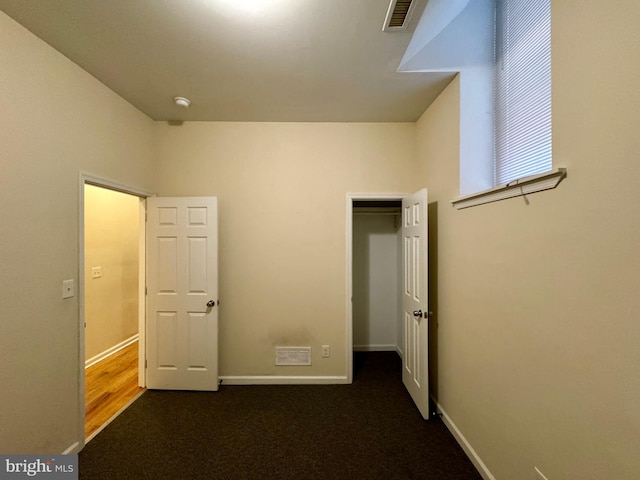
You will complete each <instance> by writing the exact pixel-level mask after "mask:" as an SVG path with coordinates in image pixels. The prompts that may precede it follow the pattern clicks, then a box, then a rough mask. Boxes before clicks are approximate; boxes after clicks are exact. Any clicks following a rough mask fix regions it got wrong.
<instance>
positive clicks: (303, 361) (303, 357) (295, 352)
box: [276, 347, 311, 365]
mask: <svg viewBox="0 0 640 480" xmlns="http://www.w3.org/2000/svg"><path fill="white" fill-rule="evenodd" d="M276 365H311V347H276Z"/></svg>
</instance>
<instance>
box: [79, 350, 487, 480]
mask: <svg viewBox="0 0 640 480" xmlns="http://www.w3.org/2000/svg"><path fill="white" fill-rule="evenodd" d="M80 478H81V479H89V480H100V479H145V478H148V479H300V480H306V479H322V480H327V479H350V480H359V479H367V480H372V479H384V480H386V479H432V480H439V479H442V480H448V479H465V480H467V479H469V480H472V479H480V478H481V477H480V475H479V474H478V472H477V471H476V470H475V468H474V467H473V465H472V464H471V462H470V461H469V459H468V458H467V457H466V455H465V454H464V452H463V451H462V449H461V448H460V447H459V445H458V444H457V443H456V441H455V440H454V439H453V437H452V436H451V434H450V433H449V431H448V430H447V428H446V427H445V426H444V425H443V423H442V422H441V421H440V420H439V419H438V418H433V419H431V420H429V421H425V420H423V419H422V417H421V416H420V414H419V412H418V410H417V409H416V408H415V406H414V404H413V402H412V400H411V398H410V396H409V394H408V393H407V391H406V390H405V388H404V386H403V385H402V379H401V364H400V359H399V357H398V356H397V355H396V354H395V353H393V352H377V353H364V354H357V355H356V357H355V362H354V382H353V384H352V385H286V386H224V384H223V385H222V386H221V388H220V391H219V392H215V393H201V392H171V391H148V392H146V393H145V394H144V395H142V397H140V398H139V399H138V400H137V401H136V402H135V403H134V404H133V405H132V406H131V407H129V409H127V410H126V411H125V412H124V413H123V414H122V415H120V416H119V417H118V418H117V419H116V420H115V421H114V422H113V423H112V424H111V425H109V426H108V427H107V428H106V429H105V430H103V431H102V432H101V433H100V434H99V435H98V436H96V437H95V438H94V439H93V440H92V441H91V442H90V443H89V444H88V445H87V446H86V447H85V448H84V450H83V451H82V452H81V453H80Z"/></svg>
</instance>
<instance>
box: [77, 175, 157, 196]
mask: <svg viewBox="0 0 640 480" xmlns="http://www.w3.org/2000/svg"><path fill="white" fill-rule="evenodd" d="M80 180H81V182H82V185H83V186H84V184H85V183H88V184H89V185H94V186H96V187H101V188H106V189H109V190H115V191H116V192H121V193H127V194H129V195H134V196H136V197H141V198H147V197H155V196H156V194H155V193H153V192H149V191H147V190H142V189H139V188H136V187H130V186H129V185H125V184H123V183H120V182H115V181H113V180H109V179H106V178H102V177H96V176H95V175H91V174H89V173H86V172H80Z"/></svg>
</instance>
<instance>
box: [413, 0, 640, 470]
mask: <svg viewBox="0 0 640 480" xmlns="http://www.w3.org/2000/svg"><path fill="white" fill-rule="evenodd" d="M552 18H553V156H554V165H555V166H557V167H560V166H564V167H567V168H568V173H569V177H568V179H567V180H565V181H564V182H563V183H562V184H561V185H560V186H559V187H558V189H556V190H554V191H550V192H543V193H538V194H535V195H532V196H530V197H529V201H530V204H529V205H526V204H525V202H524V200H523V199H522V198H516V199H512V200H508V201H503V202H498V203H494V204H488V205H484V206H479V207H474V208H471V209H467V210H463V211H456V210H455V209H453V208H452V207H451V206H450V204H449V201H450V200H451V199H453V198H454V197H455V196H456V195H457V188H458V184H457V179H458V171H457V165H458V162H459V158H458V150H457V145H458V124H459V121H458V108H459V90H458V88H459V82H458V81H456V82H454V83H453V84H451V85H450V86H449V87H448V89H447V90H446V91H445V92H444V93H443V94H442V95H441V96H440V97H439V99H438V100H437V102H436V103H435V104H434V105H433V106H432V107H431V108H430V109H429V110H428V111H427V112H426V113H425V114H424V116H423V117H422V119H421V120H420V121H419V123H418V126H417V139H418V155H419V162H420V170H421V172H422V174H421V175H420V177H421V178H426V179H427V185H428V187H429V188H430V197H431V201H432V202H435V203H437V205H435V204H434V205H432V211H435V212H437V249H438V258H437V275H436V274H435V272H434V276H435V277H436V278H437V286H436V289H437V298H436V300H437V304H438V309H437V325H438V327H437V332H434V333H437V342H436V347H437V365H438V373H437V398H438V401H439V403H440V404H441V405H442V407H443V409H444V410H445V412H447V414H448V415H449V416H450V417H451V418H452V420H453V421H454V422H455V424H456V425H457V426H458V428H459V429H460V430H461V432H462V434H463V435H464V436H465V437H466V438H467V440H468V441H469V442H470V444H471V445H472V446H473V448H475V450H476V451H477V453H478V455H479V456H480V457H481V458H482V460H483V461H484V462H485V463H486V465H487V467H488V468H489V470H490V471H491V472H492V473H493V475H494V476H495V478H496V479H499V480H502V479H505V480H507V479H526V478H534V477H533V468H534V466H538V467H539V469H540V470H541V471H542V472H543V473H544V474H545V475H546V476H547V477H548V478H549V479H550V480H555V479H563V480H586V479H594V480H595V479H599V480H601V479H635V478H640V455H638V448H639V445H640V408H638V405H639V399H640V375H639V374H638V365H640V348H639V341H638V340H639V339H640V321H638V311H640V296H639V295H638V286H639V285H640V261H639V260H638V259H639V258H640V256H639V255H638V248H639V246H640V194H639V193H638V180H639V179H640V163H639V162H638V154H639V153H640V136H639V135H638V132H637V130H638V124H639V123H638V112H639V111H640V110H639V105H640V94H639V93H638V85H640V55H638V52H640V35H639V34H638V27H637V26H638V23H639V21H640V2H636V1H635V0H626V1H623V0H620V1H615V2H600V1H595V0H589V1H577V0H563V1H556V2H553V12H552ZM416 186H417V185H416ZM432 280H433V278H432Z"/></svg>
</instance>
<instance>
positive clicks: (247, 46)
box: [0, 0, 452, 122]
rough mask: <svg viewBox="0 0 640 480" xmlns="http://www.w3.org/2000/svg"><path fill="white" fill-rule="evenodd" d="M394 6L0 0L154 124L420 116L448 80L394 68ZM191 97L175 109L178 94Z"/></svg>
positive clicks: (381, 2) (263, 0)
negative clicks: (390, 19) (387, 22)
mask: <svg viewBox="0 0 640 480" xmlns="http://www.w3.org/2000/svg"><path fill="white" fill-rule="evenodd" d="M418 1H419V5H418V7H419V8H418V10H417V11H416V14H415V15H414V17H413V18H412V21H411V22H410V25H409V29H408V30H407V31H405V32H399V33H397V32H393V33H390V32H382V24H383V22H384V19H385V15H386V12H387V8H388V6H389V0H44V1H43V0H0V10H2V11H4V12H5V13H6V14H7V15H9V16H10V17H12V18H14V19H15V20H16V21H18V22H19V23H21V24H22V25H24V26H25V27H26V28H27V29H29V30H30V31H32V32H33V33H34V34H35V35H37V36H38V37H40V38H42V39H43V40H44V41H45V42H47V43H48V44H50V45H51V46H53V47H54V48H55V49H57V50H58V51H60V52H61V53H63V54H64V55H66V56H67V57H68V58H70V59H71V60H73V61H74V62H75V63H77V64H78V65H80V66H81V67H82V68H84V69H85V70H86V71H88V72H89V73H91V74H92V75H93V76H95V77H96V78H97V79H99V80H100V81H101V82H103V83H104V84H105V85H107V86H108V87H109V88H111V89H112V90H114V91H115V92H117V93H118V94H119V95H121V96H122V97H123V98H125V99H126V100H127V101H129V102H130V103H131V104H133V105H134V106H136V107H137V108H138V109H140V110H141V111H143V112H144V113H146V114H147V115H148V116H150V117H151V118H153V119H155V120H188V121H194V120H201V121H295V122H329V121H336V122H401V121H415V120H417V119H418V118H419V116H420V115H421V114H422V112H424V110H425V109H426V108H427V107H428V106H429V105H430V104H431V102H432V101H433V100H434V99H435V98H436V97H437V95H438V94H439V93H440V92H441V91H442V90H443V89H444V87H446V85H447V84H448V83H449V81H450V80H451V78H452V74H449V73H405V72H402V73H399V72H398V71H397V69H398V66H399V64H400V61H401V60H402V57H403V54H404V53H405V50H406V49H407V46H408V44H409V41H410V40H411V34H412V32H413V30H414V28H415V25H416V23H417V20H418V17H419V15H420V13H421V12H422V10H423V9H424V5H425V3H426V1H425V0H418ZM175 96H184V97H187V98H189V99H190V100H191V102H192V105H191V107H190V108H189V109H182V108H179V107H177V106H176V105H175V104H174V102H173V97H175Z"/></svg>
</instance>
